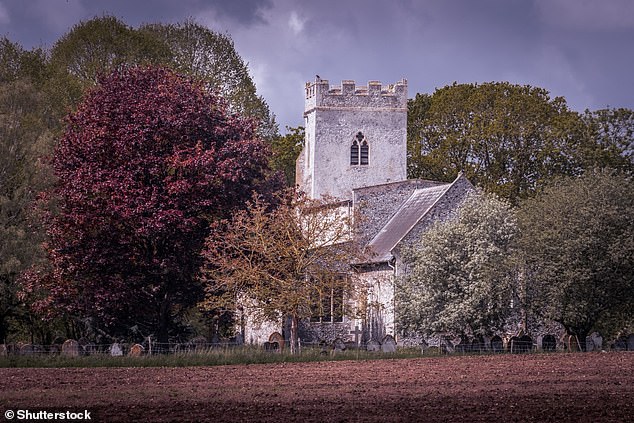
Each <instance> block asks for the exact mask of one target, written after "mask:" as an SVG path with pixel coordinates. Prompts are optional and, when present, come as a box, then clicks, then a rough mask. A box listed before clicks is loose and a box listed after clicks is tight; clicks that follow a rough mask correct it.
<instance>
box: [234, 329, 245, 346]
mask: <svg viewBox="0 0 634 423" xmlns="http://www.w3.org/2000/svg"><path fill="white" fill-rule="evenodd" d="M242 344H244V336H242V334H241V333H240V332H238V334H237V335H236V345H242Z"/></svg>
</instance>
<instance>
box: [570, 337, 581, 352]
mask: <svg viewBox="0 0 634 423" xmlns="http://www.w3.org/2000/svg"><path fill="white" fill-rule="evenodd" d="M568 351H570V352H577V351H581V349H580V348H579V340H578V339H577V336H576V335H570V336H569V337H568Z"/></svg>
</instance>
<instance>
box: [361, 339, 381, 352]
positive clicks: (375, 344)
mask: <svg viewBox="0 0 634 423" xmlns="http://www.w3.org/2000/svg"><path fill="white" fill-rule="evenodd" d="M365 348H366V349H367V350H368V351H369V352H377V351H381V343H380V342H379V341H377V340H376V339H370V340H369V341H368V342H367V344H366V345H365Z"/></svg>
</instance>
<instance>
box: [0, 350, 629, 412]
mask: <svg viewBox="0 0 634 423" xmlns="http://www.w3.org/2000/svg"><path fill="white" fill-rule="evenodd" d="M9 409H10V410H14V411H17V410H19V409H28V410H31V411H38V410H48V411H67V410H69V411H71V412H79V411H83V410H88V411H89V412H90V413H91V417H92V421H212V422H220V421H233V422H243V421H276V422H288V421H299V422H306V421H314V422H343V421H367V422H397V421H421V422H435V421H443V422H446V421H451V422H460V421H466V422H479V421H504V422H525V421H535V422H579V421H583V422H626V421H634V353H632V352H620V353H617V352H614V353H585V354H584V353H570V354H565V353H561V354H526V355H508V354H504V355H497V356H451V357H435V358H420V359H395V360H368V361H336V362H311V363H282V364H262V365H240V366H218V367H184V368H67V369H32V368H18V369H6V368H3V369H0V413H3V414H4V413H5V411H6V410H9ZM5 421H8V420H6V419H5Z"/></svg>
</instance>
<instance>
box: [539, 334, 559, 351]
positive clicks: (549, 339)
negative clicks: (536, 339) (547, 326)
mask: <svg viewBox="0 0 634 423" xmlns="http://www.w3.org/2000/svg"><path fill="white" fill-rule="evenodd" d="M556 349H557V340H556V339H555V337H554V336H553V335H550V334H548V335H545V336H544V337H543V338H542V350H543V351H555V350H556Z"/></svg>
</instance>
